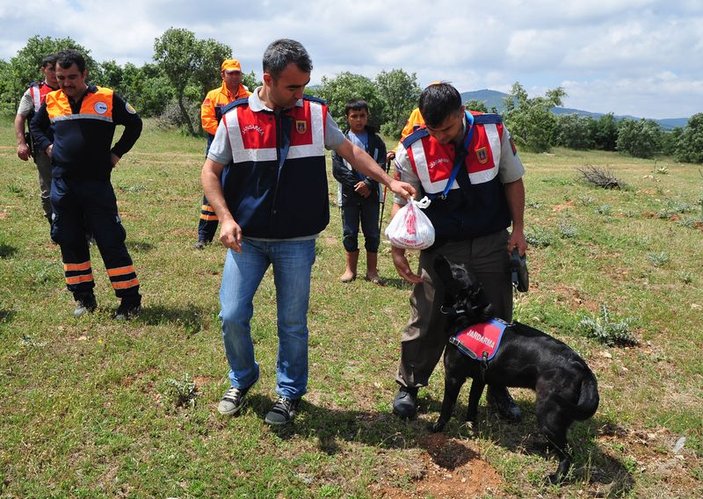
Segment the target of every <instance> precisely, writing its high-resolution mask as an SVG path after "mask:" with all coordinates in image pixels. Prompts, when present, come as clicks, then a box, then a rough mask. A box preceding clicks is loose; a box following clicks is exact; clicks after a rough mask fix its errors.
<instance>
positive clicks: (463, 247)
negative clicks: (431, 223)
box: [396, 230, 513, 387]
mask: <svg viewBox="0 0 703 499" xmlns="http://www.w3.org/2000/svg"><path fill="white" fill-rule="evenodd" d="M508 237H509V235H508V231H507V230H502V231H499V232H496V233H494V234H489V235H487V236H482V237H477V238H473V239H468V240H464V241H455V242H448V243H445V244H443V245H441V246H440V247H438V248H436V249H429V250H424V251H422V252H421V253H420V263H419V271H418V275H420V276H422V278H423V282H422V283H420V284H416V285H415V286H414V287H413V290H412V294H411V296H410V312H411V315H410V321H409V322H408V325H407V326H406V328H405V330H404V331H403V334H402V338H401V350H400V366H399V368H398V375H397V377H396V381H397V382H398V383H399V384H401V385H403V386H406V387H420V386H427V382H428V380H429V378H430V375H431V374H432V371H433V370H434V368H435V366H436V365H437V362H439V359H440V357H441V356H442V352H443V351H444V347H445V345H446V344H447V332H446V331H445V328H446V326H447V324H446V316H444V315H443V314H442V313H440V311H439V307H440V306H441V304H442V303H443V301H444V289H443V286H442V285H441V284H440V283H439V278H438V277H437V275H436V274H435V272H434V269H433V262H434V259H435V257H437V256H438V255H443V256H444V257H445V258H447V259H448V260H449V261H450V262H453V263H463V264H465V265H466V267H467V268H468V269H469V270H470V271H472V272H473V273H474V274H475V275H476V277H477V278H478V280H479V282H480V283H481V284H482V286H483V290H484V292H485V293H486V297H487V298H488V300H490V302H491V303H492V304H493V312H494V314H495V316H496V317H498V318H501V319H503V320H505V321H508V322H510V321H511V320H512V315H513V289H512V283H511V280H510V256H509V254H508V250H507V244H508Z"/></svg>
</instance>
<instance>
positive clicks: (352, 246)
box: [342, 196, 381, 253]
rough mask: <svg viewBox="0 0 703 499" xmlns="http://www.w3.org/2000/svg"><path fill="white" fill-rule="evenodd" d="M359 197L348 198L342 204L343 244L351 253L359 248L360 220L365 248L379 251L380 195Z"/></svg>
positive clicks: (373, 251)
mask: <svg viewBox="0 0 703 499" xmlns="http://www.w3.org/2000/svg"><path fill="white" fill-rule="evenodd" d="M357 197H358V200H357V199H350V200H347V201H346V202H345V204H344V205H343V206H342V244H343V245H344V249H345V250H346V251H348V252H350V253H353V252H354V251H357V250H358V249H359V221H361V230H362V232H363V233H364V248H365V249H366V251H368V252H369V253H378V246H379V244H380V243H381V236H380V230H379V227H378V217H379V213H378V211H379V202H378V196H369V197H368V198H366V199H364V198H362V197H361V196H357Z"/></svg>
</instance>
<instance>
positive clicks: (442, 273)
mask: <svg viewBox="0 0 703 499" xmlns="http://www.w3.org/2000/svg"><path fill="white" fill-rule="evenodd" d="M434 271H435V272H437V275H438V276H439V278H440V279H441V281H442V282H443V283H444V284H448V283H450V282H452V280H453V279H454V278H453V276H452V269H451V267H450V266H449V261H448V260H447V259H446V258H444V256H442V255H438V256H437V257H436V258H435V259H434Z"/></svg>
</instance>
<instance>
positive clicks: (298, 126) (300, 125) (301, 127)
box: [295, 120, 308, 134]
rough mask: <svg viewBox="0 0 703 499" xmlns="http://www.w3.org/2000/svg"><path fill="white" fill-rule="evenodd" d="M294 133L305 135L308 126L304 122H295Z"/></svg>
mask: <svg viewBox="0 0 703 499" xmlns="http://www.w3.org/2000/svg"><path fill="white" fill-rule="evenodd" d="M295 131H296V132H298V133H301V134H302V133H305V132H307V131H308V124H307V123H306V122H305V121H304V120H295Z"/></svg>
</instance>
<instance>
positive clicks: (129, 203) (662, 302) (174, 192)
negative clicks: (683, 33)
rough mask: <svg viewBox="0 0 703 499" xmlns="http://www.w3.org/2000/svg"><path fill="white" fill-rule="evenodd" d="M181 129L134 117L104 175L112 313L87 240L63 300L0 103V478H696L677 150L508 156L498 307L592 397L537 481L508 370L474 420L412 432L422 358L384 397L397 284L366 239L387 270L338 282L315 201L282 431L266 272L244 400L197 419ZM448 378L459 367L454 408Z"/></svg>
mask: <svg viewBox="0 0 703 499" xmlns="http://www.w3.org/2000/svg"><path fill="white" fill-rule="evenodd" d="M203 150H204V140H200V139H193V138H187V137H184V136H182V135H179V134H178V133H174V132H164V131H159V130H157V129H155V127H154V126H152V124H151V123H149V124H147V126H146V127H145V131H144V133H143V136H142V137H141V139H140V140H139V142H138V143H137V146H136V147H135V149H134V150H133V151H132V152H131V153H130V154H128V155H127V156H125V158H124V160H123V161H122V162H121V163H120V165H119V166H118V167H117V169H116V170H115V171H114V175H113V185H114V186H115V190H116V193H117V197H118V202H119V206H120V211H121V215H122V218H123V221H124V225H125V227H126V229H127V244H128V247H129V249H130V252H131V254H132V257H133V259H134V261H135V266H136V268H137V272H138V274H139V278H140V280H141V282H142V292H143V295H144V302H143V304H144V311H143V313H142V315H141V316H140V317H139V318H138V319H136V320H134V321H131V322H126V323H125V322H115V321H113V320H112V319H111V314H112V313H114V310H115V309H116V307H117V299H116V298H115V297H114V295H113V294H112V291H111V288H110V286H109V283H108V278H107V276H106V274H105V272H104V267H103V266H102V262H101V260H100V258H99V254H98V252H97V249H96V248H93V249H92V254H93V266H94V274H95V279H96V294H97V298H98V304H99V308H98V310H97V312H96V313H94V314H92V315H90V316H87V317H83V318H80V319H74V318H73V316H72V310H73V301H72V298H71V296H70V294H69V293H68V292H67V291H66V290H65V289H64V282H63V275H62V265H61V262H60V254H59V249H58V247H57V246H55V245H53V244H52V243H51V242H50V240H49V236H48V225H47V224H46V222H45V221H44V219H43V217H42V214H41V207H40V203H39V197H38V186H37V181H36V170H35V168H34V165H33V164H32V163H31V162H30V163H24V162H21V161H20V160H19V159H17V157H16V155H15V148H14V137H13V134H12V129H11V124H10V122H9V121H5V122H3V123H2V126H1V127H0V497H90V498H93V497H114V496H128V497H183V498H185V497H217V496H220V497H240V496H241V497H244V496H249V497H340V496H343V497H510V496H522V497H536V496H541V497H592V496H596V497H604V496H611V497H616V496H622V497H701V496H702V495H703V419H702V418H701V414H703V361H702V360H701V348H702V345H703V327H702V326H703V275H702V274H701V264H702V263H703V244H702V243H701V239H702V238H703V229H702V228H701V222H702V218H703V205H702V204H701V203H702V199H703V177H702V176H701V174H700V173H699V170H700V167H697V166H695V165H680V164H676V163H674V162H672V161H668V160H661V159H660V160H658V161H644V160H636V159H632V158H629V157H626V156H621V155H618V154H612V153H601V152H575V151H570V150H564V149H556V150H554V151H553V152H552V153H551V154H540V155H534V154H522V159H523V161H524V163H525V165H526V167H527V171H528V173H527V176H526V177H525V182H526V187H527V204H528V206H527V210H526V225H527V232H528V235H529V242H530V243H531V247H530V249H529V253H528V258H529V265H530V272H531V285H532V288H531V290H530V292H529V293H527V294H523V295H520V296H518V297H517V298H516V313H515V318H516V319H517V320H520V321H522V322H526V323H529V324H531V325H534V326H537V327H540V328H542V329H544V330H545V331H547V332H549V333H551V334H553V335H554V336H556V337H557V338H559V339H561V340H563V341H565V342H567V343H568V344H570V345H571V346H572V347H573V348H574V349H576V350H577V351H578V352H579V353H580V354H581V355H582V356H583V357H584V358H585V359H586V360H587V362H588V363H589V364H590V365H591V367H592V369H593V370H594V372H595V373H596V376H597V377H598V380H599V387H600V394H601V405H600V408H599V410H598V412H597V413H596V415H595V416H594V418H593V419H592V420H590V421H587V422H585V423H578V424H575V425H574V426H573V427H572V430H571V433H570V443H571V445H572V449H573V452H574V455H575V469H574V472H573V476H572V477H571V479H570V481H569V482H568V483H566V484H564V485H562V486H560V487H556V486H550V485H546V484H545V483H544V477H545V476H546V475H547V474H548V473H551V472H552V471H553V470H554V468H555V466H556V461H555V460H554V457H553V456H550V455H548V454H545V452H544V450H543V446H544V441H543V439H542V437H541V436H540V435H539V434H538V433H537V431H536V423H535V417H534V398H533V395H532V393H531V392H529V391H522V390H513V391H512V392H513V393H514V395H515V397H516V399H517V400H518V402H519V404H520V405H521V407H522V409H523V413H524V420H523V422H521V423H520V424H517V425H509V424H507V423H505V422H503V421H500V420H498V418H497V416H496V415H495V414H494V413H493V412H492V411H490V410H488V409H486V408H485V403H484V402H482V404H481V412H480V418H481V422H482V425H481V430H480V433H479V435H478V436H477V437H476V436H473V435H471V434H469V432H468V431H467V430H466V429H465V428H464V427H463V426H462V425H461V424H460V423H461V422H460V421H459V418H458V417H455V418H454V419H452V421H451V422H450V424H449V425H448V427H447V430H446V432H445V433H444V434H440V435H433V434H431V433H429V432H428V431H427V429H426V427H427V423H429V422H431V421H433V420H434V419H435V418H436V417H437V415H438V411H439V406H440V404H441V398H442V385H443V379H442V378H443V369H442V367H441V365H440V366H438V368H437V370H436V371H435V373H434V375H433V377H432V379H431V382H430V386H429V387H428V388H426V389H423V390H421V391H420V414H419V418H418V419H417V420H416V421H413V422H410V423H405V422H402V421H399V420H398V419H396V418H395V417H394V416H393V415H392V414H391V412H390V403H391V400H392V398H393V396H394V394H395V391H396V385H395V382H394V381H393V380H394V375H395V371H396V368H397V360H398V352H399V340H400V331H401V329H402V327H403V326H404V324H405V322H406V320H407V316H408V297H409V293H410V288H409V286H407V285H406V284H404V283H403V282H402V281H401V280H400V279H399V278H398V276H397V275H396V273H395V270H394V269H393V266H392V263H391V259H390V248H389V246H388V244H387V243H384V245H383V247H382V250H381V255H380V258H379V261H380V270H381V274H382V276H383V277H384V278H385V279H386V281H387V284H386V286H383V287H380V286H375V285H373V284H371V283H369V282H365V281H363V280H357V281H355V282H353V283H351V284H348V285H343V284H341V283H339V282H338V276H339V275H340V274H341V273H342V271H343V270H344V255H343V248H342V244H341V228H340V221H339V213H338V211H337V209H336V208H335V207H334V206H332V207H331V209H332V223H331V224H330V226H329V227H328V228H327V229H326V230H325V231H324V232H323V233H322V235H321V236H320V238H319V240H318V245H317V262H316V264H315V267H314V272H313V282H312V296H311V305H310V313H309V326H310V332H311V336H310V383H309V393H308V394H307V395H306V396H305V398H304V402H303V404H302V405H301V412H300V413H299V415H298V417H297V418H296V420H295V422H294V424H293V425H291V426H290V427H288V428H285V429H283V430H276V429H272V428H270V427H268V426H267V425H265V424H264V423H263V416H264V414H265V413H266V412H267V410H268V409H269V408H270V406H271V404H272V403H273V400H274V398H275V393H274V377H275V370H274V365H275V355H276V348H277V339H276V327H275V321H276V310H275V290H274V287H273V283H272V279H271V278H270V276H268V277H267V278H265V279H264V282H263V283H262V286H261V288H260V290H259V292H258V294H257V298H256V302H255V317H254V321H253V331H254V332H253V334H254V338H255V344H256V353H257V358H258V360H259V362H260V364H261V378H260V380H259V383H258V384H257V385H256V386H255V388H253V389H252V391H251V392H250V399H249V404H248V406H247V407H246V408H245V410H244V411H243V414H241V415H240V416H239V417H236V418H226V417H222V416H220V415H219V414H218V413H217V410H216V404H217V402H218V401H219V398H220V397H221V395H222V393H223V392H224V390H225V389H226V388H227V386H228V381H227V377H226V373H227V364H226V360H225V357H224V353H223V349H222V344H221V337H220V330H219V322H218V319H217V313H218V289H219V283H220V277H221V269H222V263H223V259H224V250H223V248H222V247H221V246H219V245H212V246H209V247H208V248H206V249H205V250H204V251H197V250H194V249H192V244H193V243H194V242H195V238H196V224H197V217H198V213H199V207H200V196H201V187H200V184H199V171H200V167H201V165H202V162H203ZM586 165H593V166H597V167H600V168H607V169H609V170H610V172H612V174H613V175H615V176H616V177H617V178H618V179H619V180H620V181H622V182H624V183H625V184H626V188H624V189H621V190H605V189H602V188H598V187H595V186H593V185H591V184H588V183H585V182H583V181H581V180H580V174H579V172H578V169H579V168H582V167H584V166H586ZM330 178H331V175H330ZM333 191H334V189H333ZM334 199H335V196H334V192H332V193H331V194H330V202H331V203H333V201H334ZM389 208H390V205H388V206H387V207H386V218H387V216H388V212H389V211H390V210H389ZM364 264H365V263H364V260H363V257H362V261H361V262H360V265H361V266H362V267H361V272H362V273H363V265H364ZM603 307H605V309H606V310H607V312H608V314H609V315H608V318H607V319H603V318H602V317H601V312H602V310H603ZM584 319H592V320H594V321H595V320H598V321H600V322H601V323H602V324H603V325H605V326H607V325H608V324H610V323H623V324H625V327H626V328H627V331H628V333H629V334H631V335H632V336H634V338H635V339H636V340H637V341H638V342H639V343H638V344H637V345H636V346H630V347H626V348H625V347H617V346H608V345H605V344H603V343H600V342H599V341H598V340H597V339H595V338H592V337H589V336H588V335H587V334H586V332H585V331H584V330H583V328H582V327H581V325H580V324H581V321H582V320H584ZM467 396H468V390H467V387H465V388H464V391H463V392H462V396H461V399H460V403H459V407H458V408H457V411H456V415H457V416H459V415H460V414H463V413H464V412H465V409H466V405H465V404H466V397H467Z"/></svg>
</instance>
